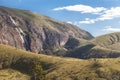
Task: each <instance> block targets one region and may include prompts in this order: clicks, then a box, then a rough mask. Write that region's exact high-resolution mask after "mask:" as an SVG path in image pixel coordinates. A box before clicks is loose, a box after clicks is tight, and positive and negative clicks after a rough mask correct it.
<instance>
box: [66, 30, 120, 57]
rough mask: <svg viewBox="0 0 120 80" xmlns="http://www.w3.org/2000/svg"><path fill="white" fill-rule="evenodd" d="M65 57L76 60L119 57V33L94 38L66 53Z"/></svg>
mask: <svg viewBox="0 0 120 80" xmlns="http://www.w3.org/2000/svg"><path fill="white" fill-rule="evenodd" d="M66 56H69V57H78V58H116V57H120V32H116V33H111V34H106V35H102V36H99V37H96V38H94V39H92V40H90V41H87V42H85V43H83V44H82V45H81V46H79V47H77V48H75V49H74V50H72V51H70V52H68V54H66Z"/></svg>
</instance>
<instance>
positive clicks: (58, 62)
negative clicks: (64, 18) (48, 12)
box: [0, 6, 120, 80]
mask: <svg viewBox="0 0 120 80" xmlns="http://www.w3.org/2000/svg"><path fill="white" fill-rule="evenodd" d="M35 53H36V54H35ZM46 54H47V55H46ZM76 58H77V59H76ZM0 80H120V32H116V33H111V34H106V35H102V36H99V37H93V36H92V35H91V34H90V33H89V32H87V31H85V30H82V29H80V28H79V27H77V26H75V25H73V24H69V23H65V22H61V21H57V20H55V19H52V18H50V17H47V16H44V15H41V14H36V13H33V12H31V11H28V10H19V9H15V8H8V7H3V6H0Z"/></svg>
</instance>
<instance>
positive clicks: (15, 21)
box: [0, 7, 93, 53]
mask: <svg viewBox="0 0 120 80" xmlns="http://www.w3.org/2000/svg"><path fill="white" fill-rule="evenodd" d="M70 37H73V38H79V39H85V40H90V39H92V38H93V36H92V35H91V34H90V33H88V32H87V31H84V30H81V29H79V28H78V27H76V26H74V25H72V24H68V23H65V22H59V21H56V20H54V19H51V18H49V17H46V16H43V15H39V14H36V13H32V12H30V11H26V10H17V9H13V8H7V7H0V44H6V45H11V46H14V47H16V48H20V49H24V50H28V51H32V52H37V53H38V52H39V51H44V50H47V49H48V50H49V49H59V48H60V47H64V45H65V44H66V42H67V41H68V40H69V38H70Z"/></svg>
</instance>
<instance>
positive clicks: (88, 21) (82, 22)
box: [78, 18, 95, 24]
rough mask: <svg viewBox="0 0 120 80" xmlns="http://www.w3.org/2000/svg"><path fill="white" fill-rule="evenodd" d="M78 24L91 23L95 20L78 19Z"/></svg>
mask: <svg viewBox="0 0 120 80" xmlns="http://www.w3.org/2000/svg"><path fill="white" fill-rule="evenodd" d="M78 23H79V24H93V23H95V20H93V19H89V18H86V19H85V20H84V21H78Z"/></svg>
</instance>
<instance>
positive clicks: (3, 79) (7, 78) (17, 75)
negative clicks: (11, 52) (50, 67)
mask: <svg viewBox="0 0 120 80" xmlns="http://www.w3.org/2000/svg"><path fill="white" fill-rule="evenodd" d="M0 80H30V77H29V76H28V75H26V74H23V73H21V72H19V71H16V70H13V69H4V70H0Z"/></svg>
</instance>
